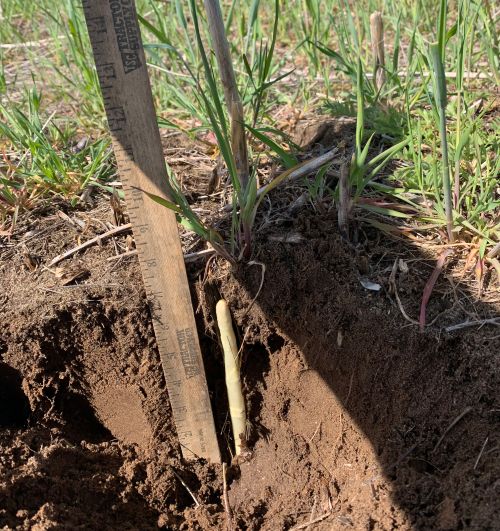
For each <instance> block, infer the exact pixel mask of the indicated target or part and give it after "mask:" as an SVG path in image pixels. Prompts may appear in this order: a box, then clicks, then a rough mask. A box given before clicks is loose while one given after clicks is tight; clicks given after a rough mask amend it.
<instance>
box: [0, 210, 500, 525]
mask: <svg viewBox="0 0 500 531" xmlns="http://www.w3.org/2000/svg"><path fill="white" fill-rule="evenodd" d="M75 215H76V216H78V217H79V218H80V219H83V220H85V223H86V227H87V228H86V229H85V230H86V232H85V234H81V233H80V232H81V231H80V229H79V228H78V227H73V226H72V225H70V224H69V223H68V222H67V221H64V220H63V219H62V218H61V217H58V216H56V215H54V210H53V209H52V210H51V211H50V212H49V213H48V214H45V215H38V216H33V217H31V218H29V219H28V220H27V221H26V222H25V223H24V224H22V223H21V224H20V225H19V227H18V231H17V233H16V235H15V236H14V237H13V238H12V240H11V242H10V244H9V245H7V246H5V247H4V248H3V252H2V259H1V260H0V283H1V286H2V293H0V303H1V307H0V322H1V323H2V326H1V329H0V355H1V359H0V528H1V527H2V526H3V528H5V529H35V530H45V529H96V530H97V529H98V530H101V529H156V528H158V527H159V528H164V529H203V530H205V529H206V530H210V529H222V528H224V526H225V522H226V514H225V512H224V507H223V502H222V496H223V485H222V470H221V467H220V466H216V465H211V464H208V463H206V462H203V461H202V460H200V461H196V462H185V461H183V460H182V458H181V455H180V450H179V445H178V442H177V438H176V433H175V427H174V425H173V422H172V418H171V412H170V406H169V401H168V395H167V392H166V389H165V382H164V379H163V375H162V372H161V368H160V362H159V357H158V352H157V348H156V343H155V339H154V335H153V330H152V325H151V320H150V315H149V309H148V304H147V300H146V297H145V294H144V292H143V288H142V282H141V280H140V272H139V269H138V265H137V262H136V258H135V257H133V258H131V259H125V260H121V261H112V262H110V261H108V260H107V258H109V257H110V256H112V255H114V254H116V253H117V252H123V250H124V245H125V244H126V243H127V239H126V235H123V236H120V237H118V238H115V239H114V240H113V241H107V242H105V243H104V244H103V245H102V246H96V247H93V248H89V249H88V250H87V251H85V252H84V253H81V254H80V255H79V256H76V257H74V258H72V259H70V260H67V261H65V262H63V263H62V264H61V266H62V267H63V268H65V270H66V271H65V272H66V273H67V274H66V276H64V275H61V274H60V272H59V275H54V274H53V272H50V271H49V270H47V268H44V267H43V265H44V264H48V262H49V261H50V259H52V258H53V257H54V256H56V255H58V254H59V253H61V251H63V250H65V249H67V248H70V247H72V246H74V245H75V244H76V243H77V242H78V241H79V239H81V241H85V240H86V239H88V238H90V237H92V236H93V235H94V234H96V233H99V232H102V231H103V230H104V229H103V226H102V225H103V223H104V222H105V221H106V219H107V218H108V217H109V216H110V215H111V213H110V212H109V208H108V207H107V206H102V204H101V206H100V207H99V208H98V209H97V210H92V211H88V212H84V211H82V212H77V213H76V214H75V212H71V213H70V216H75ZM278 218H279V219H278ZM109 219H111V218H109ZM259 227H260V228H259V233H258V241H257V243H256V249H255V253H254V257H253V258H254V260H255V261H256V262H260V263H262V264H265V277H264V285H263V289H262V291H261V292H260V294H259V296H258V298H257V300H256V302H255V304H253V306H251V302H252V300H253V298H254V296H255V295H256V293H257V290H258V287H259V283H260V281H261V274H262V267H261V266H259V265H258V264H256V265H248V266H239V267H238V268H234V269H230V268H229V267H228V266H227V265H224V263H223V262H221V261H219V262H214V261H212V262H210V264H209V267H208V268H206V263H205V261H199V262H197V263H195V264H192V265H191V266H190V268H189V269H190V276H191V279H192V287H193V298H194V302H195V307H196V308H198V310H197V317H198V320H199V321H198V322H199V332H200V337H201V342H202V347H203V351H204V354H205V357H206V360H205V361H206V367H207V375H208V379H209V387H210V390H211V396H212V399H213V407H214V415H215V419H216V424H217V426H218V428H219V432H220V444H221V449H222V451H223V453H224V454H225V456H226V459H227V458H228V455H229V451H228V448H229V445H230V444H231V441H230V436H229V430H228V427H227V405H226V396H225V389H224V383H223V379H222V373H223V371H222V363H221V355H220V348H219V345H218V341H217V337H216V334H215V332H214V330H215V327H214V322H213V317H212V315H213V311H212V310H213V302H214V301H215V300H216V298H217V297H219V296H220V295H222V296H224V297H225V298H226V299H227V300H228V302H229V304H230V306H231V309H232V311H233V315H234V320H235V324H236V326H237V330H238V334H239V338H240V341H241V340H242V339H243V338H244V340H245V344H244V348H243V369H242V373H243V375H244V383H245V395H246V398H247V402H248V412H249V419H250V426H249V446H250V448H251V456H250V457H249V459H248V460H246V461H245V462H243V463H240V464H239V465H233V466H232V467H231V468H230V470H229V476H228V483H229V504H230V506H231V509H232V511H233V520H234V524H235V527H236V528H237V529H241V530H243V529H247V530H259V529H263V530H272V531H274V530H279V529H292V528H294V526H298V528H299V529H309V530H313V529H314V530H323V529H324V530H332V529H334V530H335V529H344V528H351V529H378V530H387V529H402V530H410V529H418V530H429V529H477V530H479V529H481V530H493V529H499V527H498V522H499V521H500V506H499V503H498V499H499V490H500V479H499V477H500V476H499V474H500V462H499V459H498V457H499V451H500V441H499V423H500V415H499V413H500V402H499V398H500V397H499V394H498V390H499V388H500V387H499V383H500V382H499V380H500V372H499V360H498V353H499V351H500V348H499V347H500V336H499V335H498V328H494V327H490V328H488V327H484V328H482V329H481V330H477V329H474V328H468V329H465V330H461V331H455V332H449V333H448V332H446V331H444V328H443V327H444V326H445V325H448V324H453V323H457V322H461V321H464V320H467V319H470V318H471V317H470V316H471V315H472V314H474V315H480V316H484V317H488V316H491V315H493V314H494V313H495V308H494V307H493V306H492V305H491V304H490V305H486V304H484V303H482V302H481V301H480V300H477V298H476V297H475V294H474V293H472V292H471V291H470V290H468V289H467V287H466V286H465V285H464V284H460V283H457V282H454V283H453V284H450V281H449V280H445V279H442V281H441V283H440V284H438V286H437V287H436V290H435V292H434V295H433V298H432V300H431V304H430V306H429V321H432V320H433V319H434V317H436V316H437V318H438V319H437V321H436V322H435V324H434V325H433V326H431V327H429V328H428V329H427V330H426V332H425V333H424V334H420V333H419V332H418V330H417V329H416V327H415V326H414V325H411V324H409V323H408V322H407V321H406V320H405V319H404V318H403V317H402V316H401V312H400V310H399V308H398V305H397V304H396V302H395V300H394V297H393V295H392V294H391V292H390V289H389V281H388V278H389V274H390V272H391V269H392V266H393V263H394V260H395V259H396V258H397V259H402V260H404V262H403V264H406V266H407V267H408V268H409V271H408V272H406V267H401V272H400V273H399V274H398V276H397V279H396V283H397V286H398V291H399V294H400V296H401V299H402V304H403V306H404V307H405V309H406V312H407V313H408V314H410V315H411V316H413V317H414V316H416V315H417V313H418V304H419V300H420V297H421V293H422V289H423V286H424V284H425V282H426V280H427V279H428V277H429V274H430V272H431V271H432V267H433V262H432V261H430V260H429V258H430V257H428V256H423V255H422V253H421V251H419V249H417V248H416V247H408V246H404V245H403V244H401V243H394V242H393V241H390V240H387V239H386V238H384V237H382V236H381V235H380V234H376V233H372V232H370V230H361V231H360V232H359V234H360V239H362V240H363V241H362V243H360V244H358V245H357V246H356V247H355V248H354V247H352V246H350V245H347V244H346V243H345V242H344V241H343V240H342V239H341V238H340V237H339V236H338V230H337V228H336V223H335V215H334V213H333V212H331V211H328V210H325V211H324V212H313V211H312V209H309V208H307V207H302V210H300V211H299V212H298V214H297V213H294V215H293V216H287V215H286V213H285V212H284V211H283V212H280V216H277V218H276V219H275V221H273V222H272V223H270V224H268V225H267V226H266V227H264V224H260V225H259ZM290 234H293V235H294V238H292V239H289V240H288V242H286V241H285V242H283V241H277V240H280V239H281V240H283V239H284V238H283V237H284V236H287V235H290ZM361 235H363V238H361ZM297 236H300V237H301V239H300V242H299V243H291V242H293V241H295V242H296V241H297ZM37 264H38V265H37ZM75 268H76V269H77V270H79V271H85V275H77V276H76V277H75V280H74V281H73V282H69V283H68V284H66V285H63V282H62V280H61V279H66V280H67V279H68V278H71V271H72V270H74V269H75ZM362 276H366V277H368V278H370V280H372V281H374V282H378V283H380V285H381V286H382V289H381V290H380V291H379V292H374V291H369V290H367V289H365V288H364V287H363V286H362V285H361V283H360V277H362ZM450 286H452V287H450ZM494 289H495V287H494V286H493V285H491V286H489V285H488V284H486V285H485V290H486V291H488V290H490V291H489V293H490V295H491V293H492V292H493V291H492V290H494ZM250 306H251V308H250V310H249V307H250ZM181 479H182V481H183V482H184V483H185V485H187V486H188V487H189V489H190V490H191V491H192V493H193V494H194V496H195V497H196V498H197V500H199V502H200V507H198V508H195V502H194V500H193V498H192V497H191V495H190V493H189V492H188V491H187V489H186V487H185V485H183V483H182V482H181ZM308 523H310V525H309V526H308V525H307V524H308Z"/></svg>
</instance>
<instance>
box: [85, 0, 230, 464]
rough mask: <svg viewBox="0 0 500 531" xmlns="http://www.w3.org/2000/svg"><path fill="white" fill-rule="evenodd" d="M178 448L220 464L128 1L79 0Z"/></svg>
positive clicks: (143, 66)
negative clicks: (160, 199) (156, 199)
mask: <svg viewBox="0 0 500 531" xmlns="http://www.w3.org/2000/svg"><path fill="white" fill-rule="evenodd" d="M82 4H83V9H84V12H85V18H86V21H87V27H88V31H89V35H90V40H91V43H92V49H93V52H94V59H95V63H96V67H97V73H98V76H99V82H100V85H101V91H102V95H103V99H104V106H105V108H106V114H107V118H108V124H109V129H110V131H111V136H112V139H113V148H114V151H115V155H116V160H117V164H118V171H119V174H120V177H121V180H122V182H123V185H124V190H125V198H126V202H127V209H128V212H129V214H130V219H131V222H132V228H133V232H134V237H135V242H136V246H137V249H138V253H139V261H140V264H141V269H142V276H143V279H144V284H145V287H146V293H147V296H148V299H149V301H150V307H151V314H152V318H153V326H154V330H155V335H156V341H157V343H158V349H159V351H160V357H161V362H162V366H163V371H164V373H165V379H166V382H167V389H168V394H169V398H170V403H171V406H172V411H173V416H174V420H175V424H176V427H177V433H178V437H179V441H180V443H181V447H182V454H183V456H184V457H185V458H188V459H192V458H195V457H203V458H205V459H209V460H210V461H212V462H216V463H219V462H220V452H219V446H218V442H217V435H216V432H215V425H214V420H213V414H212V408H211V405H210V397H209V394H208V388H207V382H206V377H205V369H204V367H203V359H202V355H201V350H200V345H199V341H198V334H197V331H196V323H195V319H194V312H193V307H192V303H191V296H190V293H189V285H188V280H187V276H186V269H185V265H184V258H183V254H182V248H181V244H180V239H179V233H178V229H177V222H176V219H175V215H174V213H173V212H171V211H169V210H168V209H166V208H164V207H162V206H160V205H158V204H157V203H155V202H154V201H152V200H150V199H148V197H147V196H146V195H145V194H144V193H143V192H142V190H144V191H146V192H150V193H153V194H156V195H159V196H163V197H167V196H168V194H167V192H166V187H165V184H166V183H167V173H166V167H165V161H164V158H163V151H162V145H161V140H160V133H159V130H158V125H157V122H156V114H155V110H154V105H153V96H152V93H151V86H150V82H149V77H148V72H147V67H146V61H145V57H144V49H143V46H142V40H141V35H140V31H139V26H138V23H137V13H136V8H135V3H134V0H82Z"/></svg>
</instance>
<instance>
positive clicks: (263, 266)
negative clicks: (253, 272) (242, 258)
mask: <svg viewBox="0 0 500 531" xmlns="http://www.w3.org/2000/svg"><path fill="white" fill-rule="evenodd" d="M248 265H259V266H260V267H262V275H261V277H260V285H259V289H258V290H257V293H256V294H255V297H254V298H253V299H252V302H251V303H250V306H249V307H248V308H247V309H246V310H245V313H244V314H243V317H245V315H247V314H248V312H249V311H250V310H251V309H252V306H253V305H254V303H255V301H256V300H257V297H258V296H259V295H260V292H261V291H262V286H263V285H264V279H265V277H266V265H265V264H263V263H262V262H255V261H253V260H252V261H251V262H248Z"/></svg>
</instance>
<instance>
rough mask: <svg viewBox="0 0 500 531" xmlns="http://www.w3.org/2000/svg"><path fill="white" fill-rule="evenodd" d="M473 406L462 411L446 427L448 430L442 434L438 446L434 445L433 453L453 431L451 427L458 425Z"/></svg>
mask: <svg viewBox="0 0 500 531" xmlns="http://www.w3.org/2000/svg"><path fill="white" fill-rule="evenodd" d="M472 409H473V408H472V407H470V406H469V407H466V408H465V409H464V410H463V411H462V413H460V415H458V417H457V418H456V419H455V420H454V421H453V422H452V423H451V424H450V425H449V426H448V427H447V428H446V430H445V431H444V433H443V435H441V437H440V439H439V441H438V442H437V443H436V446H434V450H432V453H434V452H435V451H436V450H437V449H438V448H439V446H440V445H441V443H442V442H443V440H444V438H445V437H446V436H447V435H448V433H449V432H450V431H451V429H452V428H453V427H454V426H455V425H456V424H458V423H459V422H460V421H461V420H462V419H463V418H464V417H465V415H468V414H469V413H470V412H471V411H472Z"/></svg>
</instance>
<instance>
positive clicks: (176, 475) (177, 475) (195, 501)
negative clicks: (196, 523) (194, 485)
mask: <svg viewBox="0 0 500 531" xmlns="http://www.w3.org/2000/svg"><path fill="white" fill-rule="evenodd" d="M170 469H171V470H172V472H173V474H174V476H175V477H176V478H177V479H178V480H179V481H180V482H181V483H182V486H183V487H184V488H185V489H186V490H187V491H188V493H189V495H190V496H191V498H193V501H194V505H195V509H198V507H200V505H201V503H200V502H199V501H198V499H197V498H196V496H195V495H194V494H193V491H192V490H191V489H190V488H189V487H188V486H187V485H186V483H185V482H184V480H183V479H182V478H181V476H179V474H177V472H176V471H175V470H174V469H173V468H172V467H170Z"/></svg>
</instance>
